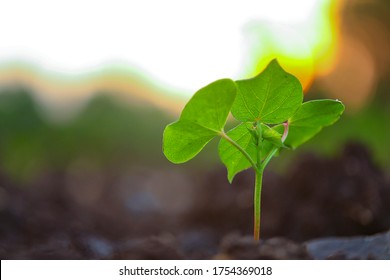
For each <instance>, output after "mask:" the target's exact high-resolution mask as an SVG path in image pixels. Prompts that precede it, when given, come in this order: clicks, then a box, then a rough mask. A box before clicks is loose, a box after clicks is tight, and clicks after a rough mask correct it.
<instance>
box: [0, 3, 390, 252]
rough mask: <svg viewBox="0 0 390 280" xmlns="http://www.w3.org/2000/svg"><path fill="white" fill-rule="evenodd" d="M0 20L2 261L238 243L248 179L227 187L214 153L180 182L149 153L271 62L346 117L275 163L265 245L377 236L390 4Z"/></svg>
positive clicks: (111, 9) (18, 10) (240, 6)
mask: <svg viewBox="0 0 390 280" xmlns="http://www.w3.org/2000/svg"><path fill="white" fill-rule="evenodd" d="M0 15H1V16H0V238H1V243H0V254H1V256H2V258H3V259H4V258H42V257H43V258H142V257H143V258H150V257H155V258H163V257H164V256H165V257H167V258H169V257H173V258H175V257H176V258H178V257H184V258H209V257H212V256H214V255H216V254H218V252H219V251H218V250H219V249H218V248H219V247H218V246H219V245H218V244H219V243H220V240H221V239H223V237H224V236H225V235H227V234H229V233H231V232H236V233H238V234H243V235H247V234H251V231H252V228H251V227H252V208H251V207H252V185H253V174H251V172H244V173H243V174H241V175H240V176H238V177H237V179H235V182H234V183H233V184H232V185H229V184H228V183H227V179H226V171H225V169H224V167H223V166H222V164H221V163H220V161H219V159H218V155H217V149H216V147H217V144H218V141H217V140H216V141H213V142H212V143H210V144H209V145H208V147H207V148H206V149H205V150H204V151H202V152H201V154H200V155H199V156H198V157H197V158H196V159H194V160H193V161H191V162H189V163H186V164H183V165H180V166H176V165H173V164H172V163H170V162H168V161H167V160H166V159H165V157H164V156H163V154H162V150H161V140H162V133H163V130H164V127H165V126H166V125H167V124H168V123H170V122H172V121H174V120H175V119H177V117H178V116H179V113H180V111H181V109H182V108H183V106H184V104H185V103H186V102H187V101H188V100H189V98H190V97H191V96H192V95H193V93H194V92H195V91H196V90H197V89H199V88H201V87H203V86H204V85H206V84H208V83H210V82H212V81H214V80H217V79H220V78H232V79H243V78H250V77H252V76H254V75H256V74H257V73H259V72H260V71H261V70H262V69H263V68H264V67H265V66H266V65H267V64H268V63H269V61H270V60H271V59H273V58H277V59H278V60H279V62H280V64H281V65H282V66H283V67H284V68H285V69H286V70H287V71H289V72H291V73H292V74H294V75H296V76H297V77H298V78H299V79H300V81H301V83H302V85H303V87H304V93H305V99H306V100H310V99H318V98H333V99H339V100H341V101H343V102H344V104H345V105H346V112H345V114H344V115H343V116H342V118H341V119H340V120H339V121H338V122H337V123H336V124H335V125H333V126H332V127H329V128H325V129H324V130H323V131H322V132H321V133H320V134H319V135H317V136H316V137H315V138H313V139H312V140H310V141H309V142H308V143H306V144H305V145H303V146H302V147H300V148H299V149H298V150H296V151H283V153H281V155H280V156H279V157H278V158H277V159H275V160H274V162H273V163H272V164H271V166H270V170H269V171H268V173H266V175H265V182H264V196H263V200H264V209H263V229H262V230H263V236H264V237H265V238H269V237H272V236H284V237H287V238H290V239H292V240H295V241H297V242H301V241H305V240H308V239H311V238H317V237H323V236H351V235H363V234H374V233H377V232H381V231H384V230H386V229H389V228H390V221H389V220H390V218H389V217H388V214H387V213H388V210H389V209H388V206H387V205H390V203H389V202H390V198H389V194H390V192H389V188H390V187H389V180H390V176H389V171H390V146H389V139H390V125H389V123H390V95H389V90H390V3H389V2H388V1H385V0H350V1H346V0H344V1H336V0H312V1H287V0H285V1H284V0H274V1H250V0H244V1H229V2H228V3H227V1H219V0H218V1H212V2H211V3H210V1H208V2H206V1H204V2H203V1H185V2H184V1H173V0H167V1H151V0H147V1H131V2H129V1H120V0H114V1H99V2H97V1H82V2H80V1H43V0H39V1H20V0H17V1H2V2H1V12H0ZM291 209H294V210H295V211H291ZM292 212H293V213H292ZM148 236H151V237H150V238H155V239H153V242H155V243H153V242H152V243H151V242H150V241H145V238H146V237H148ZM118 242H121V243H118ZM119 244H120V245H119ZM151 244H154V245H153V246H154V247H153V246H152V245H151ZM156 244H157V245H156ZM144 246H146V247H147V248H146V249H145V248H144ZM148 246H149V247H150V246H152V247H153V248H160V249H159V250H160V251H158V252H160V253H161V255H158V253H156V252H155V251H156V250H155V249H154V250H151V249H150V248H149V247H148ZM156 246H157V247H156ZM159 246H160V247H159ZM152 251H153V252H152ZM143 254H144V255H143ZM148 254H149V255H148ZM153 254H155V255H153ZM156 254H157V255H156ZM164 254H165V255H164Z"/></svg>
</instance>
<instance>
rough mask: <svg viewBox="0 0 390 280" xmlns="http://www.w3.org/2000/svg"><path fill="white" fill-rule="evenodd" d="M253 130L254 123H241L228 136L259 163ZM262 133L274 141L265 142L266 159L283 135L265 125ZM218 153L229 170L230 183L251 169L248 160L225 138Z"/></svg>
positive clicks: (220, 143)
mask: <svg viewBox="0 0 390 280" xmlns="http://www.w3.org/2000/svg"><path fill="white" fill-rule="evenodd" d="M252 130H253V128H252V123H241V124H239V125H238V126H236V127H235V128H233V129H232V130H230V131H229V132H227V133H226V134H227V136H228V137H229V138H230V139H232V140H233V141H234V142H236V143H237V144H238V145H240V146H241V147H242V148H243V149H244V150H245V151H246V152H247V153H248V154H249V156H250V157H251V158H252V159H253V160H254V161H256V162H257V149H256V143H255V142H254V136H253V134H252V133H251V131H252ZM262 131H263V135H264V132H265V134H267V135H269V136H270V138H269V140H271V141H272V142H270V141H267V140H264V141H263V148H262V152H261V155H262V159H264V158H265V157H266V156H267V155H268V153H269V152H270V151H271V150H272V148H273V147H274V144H273V142H277V141H276V139H275V137H276V136H279V141H280V139H281V134H279V133H278V132H276V131H274V130H273V129H271V128H269V127H268V126H266V125H263V124H262ZM218 152H219V157H220V158H221V161H222V162H223V163H224V164H225V166H226V168H227V171H228V180H229V182H230V183H231V182H232V181H233V178H234V176H235V175H236V174H237V173H239V172H241V171H243V170H245V169H248V168H249V167H251V163H250V162H249V161H248V159H247V158H246V157H245V156H244V155H243V154H242V153H241V152H240V151H239V150H238V149H237V148H236V147H234V146H233V145H232V144H231V143H229V141H227V140H226V139H225V138H222V139H221V140H220V142H219V146H218Z"/></svg>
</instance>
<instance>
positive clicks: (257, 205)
mask: <svg viewBox="0 0 390 280" xmlns="http://www.w3.org/2000/svg"><path fill="white" fill-rule="evenodd" d="M262 181H263V169H260V170H256V179H255V190H254V201H253V209H254V227H253V238H254V240H256V241H258V240H260V214H261V212H260V211H261V188H262V184H263V182H262Z"/></svg>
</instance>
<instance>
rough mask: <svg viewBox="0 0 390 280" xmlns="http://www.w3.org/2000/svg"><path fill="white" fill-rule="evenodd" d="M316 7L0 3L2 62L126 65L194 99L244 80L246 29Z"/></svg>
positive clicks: (289, 19)
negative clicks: (223, 83)
mask: <svg viewBox="0 0 390 280" xmlns="http://www.w3.org/2000/svg"><path fill="white" fill-rule="evenodd" d="M319 1H321V0H319ZM317 2H318V1H314V0H304V1H290V0H272V1H268V0H264V1H262V0H238V1H227V0H209V1H201V0H197V1H192V0H191V1H189V0H181V1H180V0H176V1H175V0H160V1H158V0H154V1H152V0H139V1H131V0H127V1H122V0H103V1H99V0H94V1H91V0H67V1H55V0H35V1H32V0H30V1H21V0H0V64H2V63H6V62H12V61H25V62H28V63H33V64H35V65H37V66H38V67H40V68H43V69H44V70H46V71H49V72H57V73H63V74H66V75H77V74H80V73H89V72H93V71H96V70H98V69H100V68H102V67H104V65H107V64H108V65H110V64H111V65H112V64H119V65H128V66H130V67H133V68H134V69H135V70H136V71H138V72H139V73H141V74H142V75H147V76H148V77H149V79H151V80H153V81H155V82H156V84H158V85H162V86H165V87H166V88H171V89H175V91H179V90H181V91H183V92H184V93H186V94H189V95H192V94H193V92H194V91H195V90H197V89H198V88H200V87H202V86H204V85H206V84H208V83H210V82H212V81H214V80H216V79H219V78H224V77H230V78H239V77H240V75H241V76H242V75H243V73H244V72H245V69H246V67H247V64H248V63H249V62H248V61H249V57H248V53H247V51H248V49H250V46H248V42H250V40H248V38H246V36H247V35H245V32H244V29H245V27H246V26H247V25H248V23H250V22H253V21H256V22H259V21H260V22H261V21H264V22H270V23H276V24H286V25H291V24H292V25H293V24H304V23H305V20H307V18H308V17H310V15H311V14H312V12H313V9H314V7H315V4H316V3H317ZM306 24H307V23H306ZM280 36H283V34H280Z"/></svg>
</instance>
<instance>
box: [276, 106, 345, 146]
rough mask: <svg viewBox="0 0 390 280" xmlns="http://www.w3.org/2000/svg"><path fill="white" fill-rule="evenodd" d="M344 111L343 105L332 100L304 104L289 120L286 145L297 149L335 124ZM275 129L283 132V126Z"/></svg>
mask: <svg viewBox="0 0 390 280" xmlns="http://www.w3.org/2000/svg"><path fill="white" fill-rule="evenodd" d="M344 109H345V107H344V105H343V103H341V102H340V101H336V100H330V99H323V100H313V101H308V102H305V103H303V104H302V106H301V107H300V108H299V109H298V110H297V111H296V112H295V114H294V115H293V116H292V117H291V118H290V119H289V120H288V122H289V129H288V135H287V138H286V140H285V141H284V144H285V145H286V146H289V147H291V148H294V149H295V148H296V147H298V146H300V145H301V144H303V143H304V142H306V141H308V140H309V139H310V138H312V137H313V136H314V135H316V134H317V133H318V132H320V131H321V129H322V128H323V127H325V126H329V125H331V124H333V123H335V122H336V121H337V120H338V119H339V118H340V116H341V114H342V113H343V112H344ZM275 129H276V130H278V131H279V132H280V131H283V125H278V126H277V127H275Z"/></svg>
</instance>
